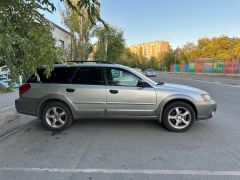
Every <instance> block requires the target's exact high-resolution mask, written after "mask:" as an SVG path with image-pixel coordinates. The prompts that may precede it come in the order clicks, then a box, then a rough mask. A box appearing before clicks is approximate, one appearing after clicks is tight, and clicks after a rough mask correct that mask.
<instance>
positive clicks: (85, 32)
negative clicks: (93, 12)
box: [61, 1, 96, 61]
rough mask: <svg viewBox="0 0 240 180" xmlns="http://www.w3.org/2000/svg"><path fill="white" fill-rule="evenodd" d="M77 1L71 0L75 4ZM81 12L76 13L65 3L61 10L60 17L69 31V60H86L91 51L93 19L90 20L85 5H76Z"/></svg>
mask: <svg viewBox="0 0 240 180" xmlns="http://www.w3.org/2000/svg"><path fill="white" fill-rule="evenodd" d="M76 2H77V1H73V4H74V5H75V4H76ZM76 8H77V10H78V11H79V12H80V13H81V16H79V15H78V14H77V12H76V11H75V10H73V9H72V8H70V7H69V5H68V4H67V3H66V10H65V11H62V13H61V14H62V17H63V21H64V24H65V25H66V26H67V27H68V28H69V30H70V32H71V38H72V39H71V46H70V49H69V51H70V52H69V53H68V54H69V55H70V57H69V58H67V59H69V60H80V61H83V60H87V59H88V55H89V54H90V53H91V51H92V44H91V41H90V38H91V37H92V36H93V31H92V30H93V27H94V26H95V22H96V20H95V21H91V20H90V18H89V15H88V13H87V10H86V8H85V7H81V9H80V7H78V6H77V7H76Z"/></svg>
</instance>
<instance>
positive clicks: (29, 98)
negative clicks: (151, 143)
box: [15, 62, 216, 132]
mask: <svg viewBox="0 0 240 180" xmlns="http://www.w3.org/2000/svg"><path fill="white" fill-rule="evenodd" d="M38 74H39V76H40V80H41V81H39V80H38V78H37V77H36V76H32V77H31V78H29V79H28V80H27V81H26V83H24V84H23V85H22V86H20V88H19V94H20V98H19V99H16V101H15V105H16V109H17V111H18V112H19V113H22V114H28V115H32V116H37V117H38V118H39V119H40V120H41V121H42V122H43V124H44V125H45V126H46V127H47V128H48V129H50V130H53V131H61V130H64V129H66V128H68V127H69V126H70V125H71V124H72V122H73V120H75V119H87V118H98V119H99V118H109V119H156V120H158V121H159V122H160V123H162V124H163V125H164V126H165V127H166V128H167V129H169V130H170V131H176V132H181V131H185V130H187V129H189V128H190V127H191V126H192V124H193V123H194V122H195V121H196V120H202V119H209V118H211V117H212V116H213V115H214V113H215V111H216V103H215V101H214V100H212V99H211V97H210V96H209V94H208V93H207V92H205V91H202V90H200V89H197V88H192V87H188V86H182V85H174V84H166V83H157V82H155V81H153V80H151V79H149V78H147V77H146V76H144V75H143V74H141V73H139V72H137V71H135V70H133V69H131V68H129V67H126V66H122V65H118V64H110V63H106V62H96V63H90V62H89V63H75V64H73V65H72V66H68V65H66V64H58V65H55V67H54V70H53V72H52V73H51V75H50V77H49V78H47V77H46V76H45V75H44V69H40V70H39V72H38Z"/></svg>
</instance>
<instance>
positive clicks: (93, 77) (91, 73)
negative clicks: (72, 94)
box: [72, 67, 104, 85]
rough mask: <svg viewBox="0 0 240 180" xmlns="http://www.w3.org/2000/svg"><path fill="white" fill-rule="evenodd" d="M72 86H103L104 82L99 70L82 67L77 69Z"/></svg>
mask: <svg viewBox="0 0 240 180" xmlns="http://www.w3.org/2000/svg"><path fill="white" fill-rule="evenodd" d="M72 83H74V84H89V85H103V84H104V80H103V76H102V70H101V68H95V67H82V68H79V69H78V71H77V73H76V75H75V76H74V79H73V81H72Z"/></svg>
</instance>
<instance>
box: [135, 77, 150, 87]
mask: <svg viewBox="0 0 240 180" xmlns="http://www.w3.org/2000/svg"><path fill="white" fill-rule="evenodd" d="M137 86H138V87H149V84H148V83H147V82H146V81H144V80H142V79H140V80H138V84H137Z"/></svg>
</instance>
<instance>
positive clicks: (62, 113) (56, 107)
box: [42, 101, 72, 131]
mask: <svg viewBox="0 0 240 180" xmlns="http://www.w3.org/2000/svg"><path fill="white" fill-rule="evenodd" d="M42 121H43V124H44V125H45V126H46V127H47V128H48V129H49V130H51V131H62V130H65V129H67V128H68V127H69V126H70V125H71V124H72V114H71V111H70V109H69V108H68V107H67V106H66V105H65V104H64V103H61V102H57V101H56V102H55V101H54V102H49V103H47V104H46V105H45V106H44V108H43V111H42Z"/></svg>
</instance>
